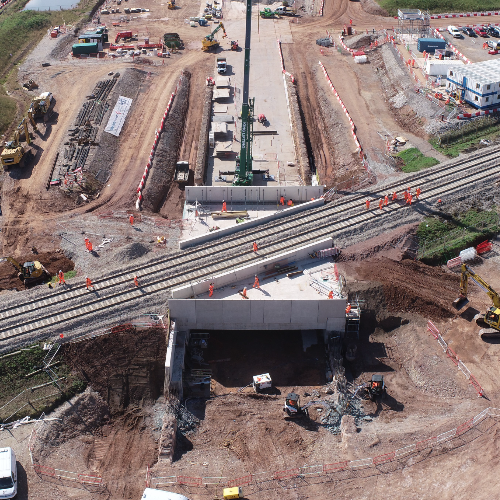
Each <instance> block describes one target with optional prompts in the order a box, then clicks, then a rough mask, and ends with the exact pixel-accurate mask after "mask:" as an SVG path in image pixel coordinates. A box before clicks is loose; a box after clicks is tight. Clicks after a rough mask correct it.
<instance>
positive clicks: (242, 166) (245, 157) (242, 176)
mask: <svg viewBox="0 0 500 500" xmlns="http://www.w3.org/2000/svg"><path fill="white" fill-rule="evenodd" d="M251 32H252V0H247V14H246V33H245V69H244V73H243V104H242V106H241V142H240V145H241V149H240V155H239V157H238V158H236V169H235V175H234V180H233V184H234V185H235V186H248V185H250V184H252V180H253V174H252V143H253V111H254V102H255V99H254V98H252V99H249V98H248V91H249V87H250V38H251V34H252V33H251Z"/></svg>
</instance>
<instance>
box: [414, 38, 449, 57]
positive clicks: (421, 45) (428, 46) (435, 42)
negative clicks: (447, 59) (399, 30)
mask: <svg viewBox="0 0 500 500" xmlns="http://www.w3.org/2000/svg"><path fill="white" fill-rule="evenodd" d="M436 49H446V40H441V38H419V39H418V41H417V50H418V51H419V52H423V51H424V50H425V51H426V52H429V53H430V54H433V53H434V51H435V50H436Z"/></svg>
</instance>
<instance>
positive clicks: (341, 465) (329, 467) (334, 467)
mask: <svg viewBox="0 0 500 500" xmlns="http://www.w3.org/2000/svg"><path fill="white" fill-rule="evenodd" d="M348 464H349V462H347V461H346V462H336V463H334V464H323V472H324V473H325V474H328V473H329V472H338V471H339V470H345V469H347V465H348Z"/></svg>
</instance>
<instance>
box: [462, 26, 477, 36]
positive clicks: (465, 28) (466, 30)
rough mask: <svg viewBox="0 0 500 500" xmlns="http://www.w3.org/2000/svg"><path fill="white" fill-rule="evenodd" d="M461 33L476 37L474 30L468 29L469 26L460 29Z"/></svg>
mask: <svg viewBox="0 0 500 500" xmlns="http://www.w3.org/2000/svg"><path fill="white" fill-rule="evenodd" d="M462 31H463V32H464V33H465V34H466V35H468V36H473V37H474V36H477V35H476V33H475V32H474V30H473V29H472V28H469V26H464V27H463V28H462Z"/></svg>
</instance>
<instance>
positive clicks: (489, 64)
mask: <svg viewBox="0 0 500 500" xmlns="http://www.w3.org/2000/svg"><path fill="white" fill-rule="evenodd" d="M446 89H447V90H448V91H450V92H452V91H457V92H458V93H459V94H460V96H461V99H462V100H463V101H465V102H467V103H468V104H470V105H471V106H474V107H475V108H477V109H488V108H496V107H500V60H498V59H495V60H489V61H482V62H478V63H473V64H466V65H464V66H460V67H454V68H450V69H449V70H448V73H447V82H446Z"/></svg>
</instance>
